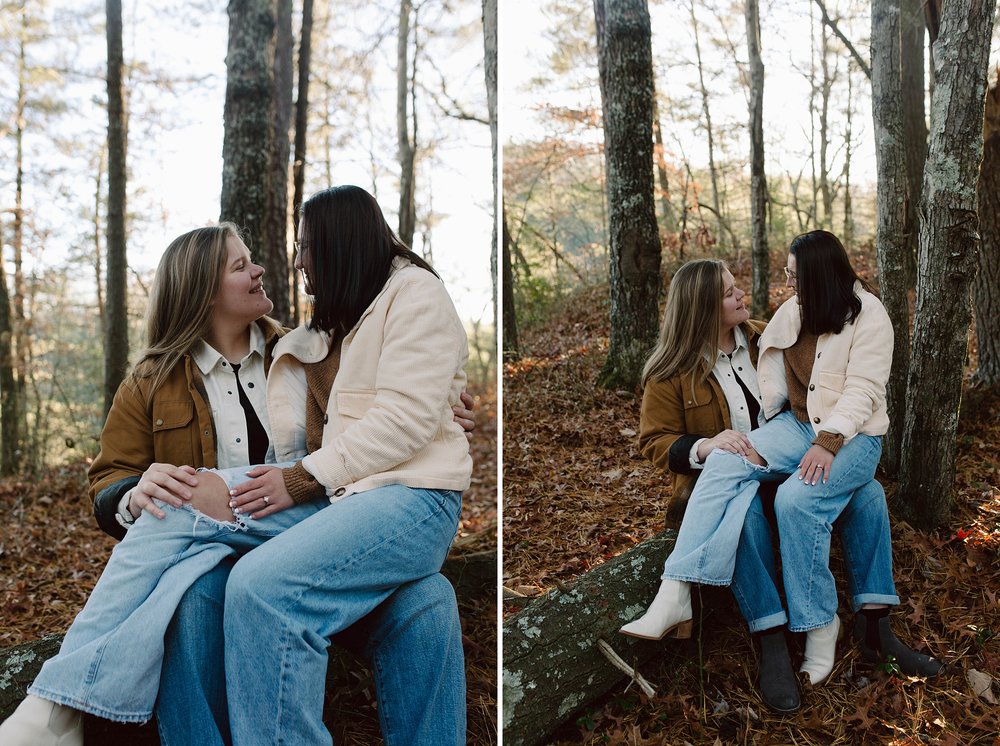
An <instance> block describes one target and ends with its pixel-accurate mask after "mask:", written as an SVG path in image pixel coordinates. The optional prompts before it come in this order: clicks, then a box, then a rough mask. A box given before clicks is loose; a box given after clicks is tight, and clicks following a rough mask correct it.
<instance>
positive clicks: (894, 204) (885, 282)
mask: <svg viewBox="0 0 1000 746" xmlns="http://www.w3.org/2000/svg"><path fill="white" fill-rule="evenodd" d="M899 51H900V49H899V2H898V0H874V2H873V3H872V116H873V119H874V121H875V159H876V164H877V171H878V178H877V188H876V190H875V191H876V205H877V206H876V225H875V247H876V257H877V261H878V275H879V286H880V288H879V289H880V294H881V296H882V304H883V305H884V306H885V309H886V311H888V313H889V318H890V319H892V329H893V337H894V340H895V342H894V345H893V354H892V372H891V373H890V375H889V382H888V385H887V387H886V396H887V399H888V407H889V432H888V433H887V434H886V436H885V437H884V438H883V440H882V443H883V453H882V463H883V465H884V467H885V469H886V471H887V472H888V473H889V474H891V475H895V474H896V473H897V472H898V469H899V458H900V450H899V449H900V447H901V445H902V442H903V427H904V425H905V417H906V377H907V371H908V370H909V352H910V306H909V302H908V299H907V285H906V253H907V245H906V238H905V236H904V224H905V220H906V207H905V204H906V199H907V180H906V176H907V174H906V152H905V148H904V136H903V118H902V117H903V112H902V108H901V107H902V96H901V94H900V90H899V87H900V82H899Z"/></svg>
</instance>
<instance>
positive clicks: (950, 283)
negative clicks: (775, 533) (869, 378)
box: [895, 0, 996, 529]
mask: <svg viewBox="0 0 1000 746" xmlns="http://www.w3.org/2000/svg"><path fill="white" fill-rule="evenodd" d="M995 8H996V0H973V1H972V2H969V3H945V4H944V7H943V11H942V15H941V27H940V33H939V35H938V40H937V42H936V49H935V55H934V56H935V59H934V68H935V69H934V78H935V86H934V94H933V97H932V99H931V122H932V124H931V129H930V137H929V139H928V150H927V163H926V165H925V167H924V189H923V199H922V201H921V215H922V216H923V219H922V221H921V224H920V254H919V256H918V262H917V303H916V320H915V323H914V334H913V347H912V356H911V359H910V375H909V380H908V382H907V400H908V402H909V407H908V409H907V414H906V429H905V432H904V435H903V451H902V457H901V469H900V480H899V488H898V490H897V492H896V496H895V507H896V510H897V514H898V515H899V516H900V517H901V518H903V519H904V520H907V521H909V522H910V523H912V524H913V525H914V526H916V527H918V528H922V529H931V528H936V527H938V526H941V525H943V524H944V522H945V521H946V520H947V519H948V516H949V514H950V512H951V506H952V489H953V487H954V478H955V441H956V430H957V427H958V410H959V402H960V401H961V397H962V368H963V365H964V363H965V359H966V355H967V352H968V335H969V323H970V321H971V318H970V317H971V309H970V290H971V287H972V281H973V278H974V277H975V273H976V265H977V261H978V260H977V254H978V251H979V233H978V229H979V221H978V218H977V216H976V185H977V182H978V176H979V167H980V162H981V160H982V155H983V130H982V127H983V97H984V95H985V92H986V66H987V62H988V60H989V51H990V34H991V31H992V25H993V13H994V10H995Z"/></svg>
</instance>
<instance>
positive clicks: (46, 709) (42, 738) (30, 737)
mask: <svg viewBox="0 0 1000 746" xmlns="http://www.w3.org/2000/svg"><path fill="white" fill-rule="evenodd" d="M0 744H3V746H83V713H82V712H80V711H79V710H74V709H73V708H72V707H66V706H65V705H57V704H56V703H55V702H50V701H49V700H47V699H42V698H41V697H36V696H34V695H32V694H29V695H28V696H27V697H25V698H24V700H23V701H22V702H21V704H19V705H18V706H17V709H16V710H14V713H13V714H12V715H11V716H10V717H9V718H7V719H6V720H5V721H4V722H3V725H0Z"/></svg>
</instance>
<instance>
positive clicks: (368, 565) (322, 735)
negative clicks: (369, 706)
mask: <svg viewBox="0 0 1000 746" xmlns="http://www.w3.org/2000/svg"><path fill="white" fill-rule="evenodd" d="M460 502H461V496H460V494H459V493H457V492H449V491H440V490H420V489H412V488H408V487H402V486H400V485H390V486H388V487H382V488H378V489H373V490H369V491H367V492H361V493H357V494H354V495H351V496H350V497H348V498H346V499H344V500H341V501H339V502H336V503H334V504H332V505H330V506H329V507H328V508H326V509H325V510H323V511H320V512H318V513H317V514H316V515H313V516H311V517H309V518H308V519H306V520H304V521H302V522H301V523H299V524H297V525H296V526H294V527H292V528H290V529H289V530H287V531H285V532H284V533H283V534H282V535H281V536H279V537H276V538H275V539H273V540H271V541H269V542H267V543H266V544H264V545H263V546H261V547H260V548H259V549H257V550H255V551H254V552H252V553H251V554H249V555H247V556H246V557H244V558H243V559H242V560H240V562H238V563H237V565H236V567H235V568H234V569H233V571H232V573H231V574H230V576H229V582H228V584H227V585H226V602H225V637H226V678H227V690H228V695H229V713H230V718H229V720H230V724H231V727H232V732H233V742H234V743H235V744H237V746H248V745H249V744H262V745H267V746H272V745H273V744H310V745H312V744H329V743H330V742H331V741H330V735H329V733H328V732H327V730H326V728H325V727H324V726H323V723H322V717H321V716H322V710H323V694H324V675H325V672H326V666H327V647H328V645H329V638H330V637H331V636H332V635H334V634H336V633H337V632H340V631H342V630H344V629H346V628H347V627H349V626H350V625H351V624H353V623H354V622H356V621H357V620H358V619H360V618H361V617H363V616H365V615H366V614H368V613H369V612H370V611H371V610H372V609H374V608H375V607H376V606H378V605H379V604H380V603H382V602H383V601H384V600H385V599H386V598H387V597H388V596H389V595H390V594H391V593H392V592H393V591H394V590H395V589H396V588H398V587H399V586H400V585H402V584H403V583H406V582H408V581H411V580H413V579H415V578H420V577H425V576H427V575H432V574H434V573H436V572H437V571H438V570H439V569H440V568H441V565H442V563H443V562H444V559H445V555H446V553H447V551H448V547H449V545H450V544H451V540H452V538H453V537H454V534H455V529H456V526H457V522H458V515H459V509H460ZM427 632H428V634H430V633H432V632H433V631H432V630H427ZM452 633H457V630H453V631H452ZM427 653H428V651H424V650H419V649H418V650H412V651H408V653H407V654H409V655H425V654H427ZM428 664H429V665H430V664H432V661H430V660H428ZM389 665H390V664H389V662H388V661H377V662H376V666H384V668H383V671H382V673H383V675H385V676H390V675H392V674H391V672H390V671H389V670H388V667H389ZM387 726H389V727H391V724H387V723H385V722H384V721H383V727H387ZM453 726H454V723H453V722H449V723H439V722H437V721H436V720H434V718H432V717H424V718H422V719H420V720H417V721H415V722H413V724H412V725H411V727H410V728H409V729H408V730H409V734H399V733H393V732H389V733H386V738H387V739H388V738H392V739H401V738H402V739H403V740H406V739H407V738H409V739H410V740H407V741H406V742H410V743H426V744H430V743H436V744H459V743H464V740H465V733H464V731H463V732H461V733H458V732H456V731H455V730H454V727H453ZM397 742H399V741H397Z"/></svg>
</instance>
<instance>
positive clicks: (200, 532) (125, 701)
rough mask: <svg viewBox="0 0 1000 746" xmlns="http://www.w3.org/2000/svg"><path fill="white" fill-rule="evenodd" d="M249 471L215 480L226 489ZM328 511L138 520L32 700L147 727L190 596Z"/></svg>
mask: <svg viewBox="0 0 1000 746" xmlns="http://www.w3.org/2000/svg"><path fill="white" fill-rule="evenodd" d="M229 472H233V474H232V475H230V474H229ZM245 472H246V467H243V468H242V469H239V470H222V471H220V472H217V473H219V474H220V475H224V478H227V479H228V480H231V479H232V478H233V477H234V476H235V477H236V478H238V477H239V476H240V475H242V474H244V473H245ZM231 483H232V482H231ZM329 504H330V503H329V500H327V499H326V498H318V499H316V500H312V501H310V502H309V503H305V504H302V505H295V506H293V507H291V508H288V509H287V510H283V511H280V512H278V513H275V514H273V515H270V516H267V517H266V518H263V519H260V520H253V519H245V520H241V521H240V522H238V523H237V522H235V521H234V522H225V521H217V520H215V519H214V518H210V517H208V516H206V515H204V514H203V513H201V512H199V511H196V510H195V509H194V508H192V507H191V506H190V505H187V504H185V505H183V506H182V507H180V508H174V507H172V506H170V505H167V504H165V503H160V508H161V509H162V510H163V512H164V513H165V517H164V518H163V519H158V518H156V517H155V516H153V515H150V514H149V513H143V514H142V515H141V516H140V517H139V518H138V519H137V520H136V522H135V523H134V524H133V525H132V527H131V528H130V529H129V531H128V533H127V534H126V536H125V538H124V539H123V540H122V541H121V542H120V543H119V544H118V545H117V546H115V548H114V549H113V550H112V552H111V558H110V559H109V560H108V564H107V565H106V566H105V568H104V572H103V573H102V574H101V577H100V579H99V580H98V581H97V585H96V586H95V587H94V590H93V592H92V593H91V594H90V598H89V599H88V600H87V603H86V605H85V606H84V607H83V610H82V611H81V612H80V613H79V614H78V615H77V617H76V619H75V620H74V621H73V624H72V625H71V626H70V628H69V631H68V632H67V633H66V637H65V638H63V643H62V646H61V647H60V649H59V654H58V655H56V656H55V657H54V658H50V659H49V660H48V661H46V662H45V664H44V665H43V666H42V669H41V671H40V672H39V674H38V676H37V677H36V678H35V681H34V683H33V684H32V685H31V687H29V689H28V692H29V693H30V694H34V695H36V696H38V697H42V698H44V699H48V700H50V701H53V702H58V703H59V704H63V705H68V706H69V707H73V708H76V709H78V710H82V711H84V712H88V713H90V714H92V715H97V716H98V717H103V718H107V719H109V720H116V721H118V722H123V723H142V722H145V721H147V720H149V719H150V717H152V714H153V705H154V703H155V700H156V695H157V689H158V686H159V681H160V672H161V668H162V664H163V640H164V635H165V634H166V631H167V627H168V625H169V623H170V621H171V619H172V618H173V616H174V612H175V611H176V609H177V606H178V604H179V603H180V600H181V598H182V597H183V596H184V594H185V593H186V591H187V590H188V589H189V588H190V587H191V586H192V584H193V583H194V582H195V581H196V580H197V579H198V578H200V577H202V576H203V575H205V574H206V573H208V572H209V571H211V570H212V569H213V568H215V567H216V566H217V565H218V564H219V563H220V562H222V561H223V560H224V559H226V558H227V557H231V556H233V555H235V554H237V553H238V552H246V551H249V550H250V549H252V548H254V547H256V546H259V545H260V544H261V543H262V542H265V541H267V540H268V539H270V538H272V537H274V536H277V535H278V534H280V533H282V532H283V531H285V530H286V529H287V528H289V527H291V526H294V525H295V524H296V523H298V522H300V521H302V520H304V519H306V518H308V517H309V516H312V515H314V514H316V513H318V512H320V511H322V510H323V509H325V508H327V507H329Z"/></svg>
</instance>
